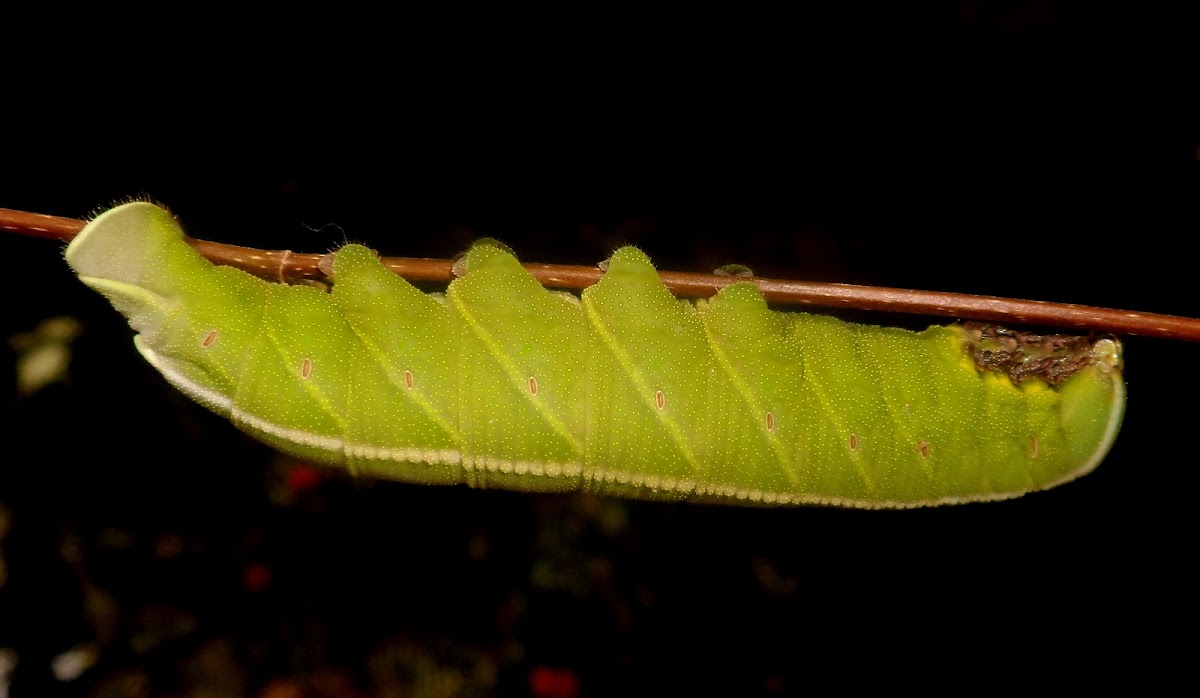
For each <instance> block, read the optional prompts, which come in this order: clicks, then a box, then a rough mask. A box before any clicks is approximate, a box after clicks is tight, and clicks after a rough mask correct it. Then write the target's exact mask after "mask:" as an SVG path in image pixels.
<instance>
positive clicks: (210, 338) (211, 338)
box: [200, 329, 218, 349]
mask: <svg viewBox="0 0 1200 698" xmlns="http://www.w3.org/2000/svg"><path fill="white" fill-rule="evenodd" d="M217 334H218V333H217V331H216V330H215V329H213V330H209V331H208V334H206V335H204V339H202V340H200V346H201V347H203V348H205V349H207V348H209V347H211V346H212V345H214V344H216V343H217Z"/></svg>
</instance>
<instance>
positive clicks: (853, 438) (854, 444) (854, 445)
mask: <svg viewBox="0 0 1200 698" xmlns="http://www.w3.org/2000/svg"><path fill="white" fill-rule="evenodd" d="M850 450H851V451H857V450H858V434H851V435H850Z"/></svg>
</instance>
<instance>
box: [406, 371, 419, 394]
mask: <svg viewBox="0 0 1200 698" xmlns="http://www.w3.org/2000/svg"><path fill="white" fill-rule="evenodd" d="M416 384H417V379H416V378H414V377H413V373H412V371H405V372H404V387H405V388H408V389H409V390H412V389H413V386H415V385H416Z"/></svg>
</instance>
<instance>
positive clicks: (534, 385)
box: [529, 376, 538, 397]
mask: <svg viewBox="0 0 1200 698" xmlns="http://www.w3.org/2000/svg"><path fill="white" fill-rule="evenodd" d="M529 394H530V395H533V396H535V397H536V396H537V394H538V382H537V376H530V377H529Z"/></svg>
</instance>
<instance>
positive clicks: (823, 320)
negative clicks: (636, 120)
mask: <svg viewBox="0 0 1200 698" xmlns="http://www.w3.org/2000/svg"><path fill="white" fill-rule="evenodd" d="M182 237H183V233H182V231H181V230H180V228H179V227H178V225H177V224H176V222H175V221H174V219H173V218H172V217H171V215H170V214H169V213H167V212H166V211H163V210H162V209H160V208H158V207H155V206H153V205H151V204H148V203H142V202H138V203H131V204H126V205H123V206H120V207H117V208H115V209H112V210H111V211H108V212H106V213H105V214H103V215H101V216H99V217H98V218H96V220H94V221H93V222H92V223H90V224H89V225H88V227H87V228H86V229H85V230H84V231H83V232H82V233H81V234H80V235H79V236H78V237H77V238H76V240H75V241H74V242H73V243H72V244H71V246H70V247H69V248H68V250H67V261H68V262H69V263H70V264H71V266H72V267H73V268H74V269H75V271H76V272H77V273H78V274H79V276H80V278H81V279H82V280H83V281H84V282H85V283H87V284H88V285H90V286H92V287H93V288H95V289H96V290H98V291H100V292H101V293H103V294H105V295H106V296H107V297H108V298H109V299H110V300H111V302H112V303H113V305H114V306H115V307H116V308H117V309H118V310H119V311H121V312H122V313H123V314H125V315H126V317H128V318H129V321H130V324H131V325H132V326H133V328H134V329H135V330H137V331H138V333H139V334H138V335H137V337H136V338H135V344H136V345H137V347H138V349H139V351H141V353H142V354H143V356H145V357H146V358H147V360H149V361H150V362H151V363H152V364H154V365H155V366H156V367H157V368H158V369H159V370H160V371H162V372H163V374H164V375H165V376H166V377H167V378H168V379H169V380H170V381H171V382H172V383H173V384H174V385H176V386H177V387H179V388H180V389H181V390H183V391H184V392H185V393H187V394H188V395H190V396H191V397H193V398H194V399H196V400H197V401H199V402H201V403H202V404H204V405H205V406H207V407H209V408H210V409H212V410H214V411H216V412H217V413H219V414H222V415H224V416H226V417H228V418H229V419H230V420H231V421H233V423H234V424H236V425H237V426H238V427H239V428H241V429H243V430H245V431H247V432H249V433H251V434H253V435H255V436H256V437H258V438H260V439H262V440H263V441H265V442H267V443H269V444H271V445H272V446H274V447H276V448H278V449H280V450H283V451H286V452H288V453H292V454H295V455H297V456H300V457H304V458H308V459H311V460H313V461H317V462H321V463H327V464H332V465H343V466H346V467H348V468H350V469H351V470H353V471H355V472H359V473H369V474H371V475H374V476H378V477H386V478H392V479H398V480H404V481H408V482H418V483H429V484H435V483H437V484H448V483H461V482H465V483H468V484H470V485H472V486H478V487H503V488H509V489H518V490H539V491H557V490H574V489H580V488H584V489H589V490H595V491H599V492H604V493H608V494H618V495H623V496H632V497H639V498H650V499H677V500H693V501H720V502H729V503H738V504H758V505H770V504H806V503H807V504H831V505H842V506H858V507H907V506H922V505H931V504H942V503H956V502H967V501H977V500H986V499H1002V498H1006V497H1012V496H1016V495H1019V494H1022V493H1025V492H1029V491H1032V490H1037V489H1043V488H1046V487H1050V486H1053V485H1055V484H1058V483H1060V482H1063V481H1066V480H1070V479H1072V478H1074V477H1077V476H1079V475H1082V474H1084V473H1086V472H1088V471H1090V470H1091V469H1092V468H1094V467H1095V466H1096V465H1097V464H1098V463H1099V462H1100V460H1101V459H1102V458H1103V457H1104V455H1105V453H1106V452H1107V450H1108V448H1109V446H1110V445H1111V444H1112V441H1113V439H1114V438H1115V436H1116V433H1117V430H1118V428H1119V426H1120V421H1121V417H1122V414H1123V411H1124V396H1125V393H1124V384H1123V382H1122V378H1121V373H1120V347H1119V345H1118V344H1117V343H1116V342H1115V341H1114V340H1104V341H1100V342H1097V343H1095V344H1094V346H1093V348H1092V352H1093V357H1092V358H1093V359H1094V360H1093V361H1092V363H1091V365H1090V366H1088V367H1087V368H1085V369H1083V370H1081V371H1079V372H1078V373H1076V374H1074V375H1073V376H1071V377H1070V378H1069V379H1067V380H1066V381H1065V382H1064V383H1062V384H1061V385H1059V386H1057V387H1051V386H1049V385H1047V384H1046V383H1044V382H1042V381H1040V380H1038V379H1029V380H1025V381H1023V382H1022V383H1021V384H1020V385H1014V384H1013V383H1012V381H1011V380H1010V379H1009V378H1008V377H1007V376H1006V375H1001V374H998V373H995V372H990V371H981V370H980V369H978V368H977V367H976V365H975V363H974V362H973V360H972V359H971V357H970V355H969V354H968V352H967V351H966V343H967V342H969V341H970V338H969V336H968V334H967V332H966V331H965V330H963V329H962V328H959V327H957V326H949V327H931V328H929V329H928V330H926V331H924V332H920V333H914V332H909V331H905V330H898V329H889V328H880V327H872V326H863V325H854V324H849V323H845V322H841V321H839V320H836V319H832V318H829V317H824V316H819V315H807V314H801V313H781V312H775V311H772V310H769V309H768V308H767V306H766V304H765V303H764V301H763V299H762V296H761V294H760V293H759V292H758V290H757V289H756V288H754V286H753V285H751V284H748V283H740V284H734V285H731V286H728V287H726V288H725V289H724V290H722V291H721V293H719V294H718V295H717V296H716V297H714V298H712V299H709V300H708V301H702V302H698V303H692V302H686V301H681V300H678V299H676V298H675V297H673V296H672V295H671V294H670V292H669V291H668V290H667V289H666V288H665V287H664V286H663V285H662V284H661V282H660V281H659V279H658V275H657V273H656V272H655V270H654V268H653V267H652V266H651V265H650V262H649V260H648V259H647V258H646V256H645V255H644V254H642V253H641V252H640V251H638V250H636V249H634V248H622V249H620V250H618V251H617V252H615V253H614V254H613V256H612V259H611V260H610V263H609V267H608V270H607V272H606V273H605V275H604V277H603V278H602V280H601V281H600V282H599V283H598V284H596V285H595V286H593V287H591V288H588V289H586V290H585V291H584V292H583V294H582V297H581V298H573V297H567V296H565V295H564V294H559V293H553V292H550V291H546V290H545V289H543V288H542V287H541V286H540V285H539V284H538V283H537V282H536V281H535V280H534V279H533V278H532V277H530V276H529V275H528V273H526V272H525V271H524V270H523V269H522V268H521V266H520V265H519V264H518V263H517V261H516V260H515V259H514V258H513V257H512V256H511V255H509V254H508V253H506V252H504V251H502V250H501V249H499V248H498V247H495V246H492V245H477V246H475V247H474V248H473V249H472V250H471V251H470V252H469V253H468V256H467V258H466V270H467V271H466V274H465V275H464V276H463V277H462V278H460V279H458V280H456V281H454V282H453V283H451V284H450V286H449V288H448V289H447V292H446V294H445V296H444V297H442V296H430V295H426V294H424V293H421V292H420V291H418V290H416V289H415V288H413V287H412V286H411V285H410V284H408V283H407V282H406V281H404V280H403V279H400V278H399V277H397V276H395V275H393V274H392V273H391V272H389V271H387V270H386V269H385V268H384V267H383V266H382V265H380V264H379V263H378V261H377V260H376V258H375V255H374V253H372V252H371V251H370V250H367V249H366V248H364V247H361V246H356V245H349V246H346V247H344V248H342V250H340V251H339V252H338V253H337V255H336V257H335V259H334V264H333V277H334V285H333V291H332V292H328V293H327V292H324V291H322V290H319V289H315V288H310V287H300V286H284V285H279V284H270V283H267V282H265V281H260V280H258V279H255V278H253V277H251V276H249V275H247V274H245V273H242V272H240V271H236V270H233V269H229V268H220V267H215V266H213V265H212V264H210V263H209V262H207V261H205V260H203V259H202V258H200V257H199V256H198V255H197V254H196V253H195V252H193V251H192V249H191V248H190V247H189V246H188V245H187V244H186V243H184V242H183V239H182Z"/></svg>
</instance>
